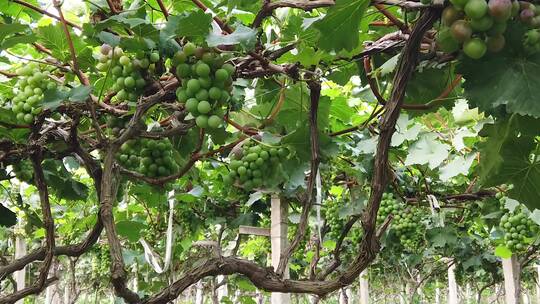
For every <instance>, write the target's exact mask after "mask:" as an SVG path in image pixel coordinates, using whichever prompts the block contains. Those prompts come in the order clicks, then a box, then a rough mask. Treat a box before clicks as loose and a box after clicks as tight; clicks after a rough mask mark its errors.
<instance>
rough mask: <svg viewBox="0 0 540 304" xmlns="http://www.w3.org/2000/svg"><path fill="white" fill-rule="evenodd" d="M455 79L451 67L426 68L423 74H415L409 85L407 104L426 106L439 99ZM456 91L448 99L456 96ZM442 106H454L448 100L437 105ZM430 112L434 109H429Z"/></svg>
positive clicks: (406, 97)
mask: <svg viewBox="0 0 540 304" xmlns="http://www.w3.org/2000/svg"><path fill="white" fill-rule="evenodd" d="M454 77H455V76H454V73H453V69H452V67H451V66H444V67H442V68H425V69H423V70H422V71H421V72H417V73H414V74H413V76H412V78H411V80H410V81H409V83H408V84H407V90H406V91H405V102H406V103H409V104H425V103H428V102H430V101H432V100H435V99H437V97H438V96H439V95H440V94H441V92H443V91H444V90H445V89H446V88H447V87H448V86H449V85H450V83H451V82H452V81H453V79H454ZM454 91H455V90H454ZM454 91H452V92H450V94H449V95H448V97H454V96H456V94H455V93H454ZM441 104H442V105H448V106H452V105H453V103H452V102H449V101H448V100H440V101H438V102H437V105H441ZM429 111H433V108H431V109H429ZM411 113H418V111H411ZM420 113H422V112H420Z"/></svg>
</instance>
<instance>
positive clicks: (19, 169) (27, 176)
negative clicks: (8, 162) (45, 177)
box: [13, 160, 34, 184]
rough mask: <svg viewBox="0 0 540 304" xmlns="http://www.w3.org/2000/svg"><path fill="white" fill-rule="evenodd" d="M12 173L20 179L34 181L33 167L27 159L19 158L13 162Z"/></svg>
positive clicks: (27, 181) (28, 181)
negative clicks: (16, 161)
mask: <svg viewBox="0 0 540 304" xmlns="http://www.w3.org/2000/svg"><path fill="white" fill-rule="evenodd" d="M13 173H15V176H16V177H17V179H19V180H20V181H23V182H25V183H28V184H31V183H32V182H33V181H34V167H33V166H32V162H30V161H29V160H21V161H19V162H18V163H16V164H13Z"/></svg>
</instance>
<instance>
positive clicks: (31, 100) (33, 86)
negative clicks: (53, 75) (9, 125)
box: [11, 62, 57, 124]
mask: <svg viewBox="0 0 540 304" xmlns="http://www.w3.org/2000/svg"><path fill="white" fill-rule="evenodd" d="M16 74H17V75H18V76H20V77H19V78H18V80H17V84H16V85H15V88H14V92H13V93H14V94H15V97H13V99H12V102H11V103H12V104H11V110H12V111H13V113H14V114H15V118H16V119H17V121H19V122H20V123H26V124H31V123H33V122H34V117H35V116H36V115H37V114H39V113H41V111H42V109H43V108H42V101H43V93H44V92H45V91H46V90H53V89H55V88H56V87H57V84H56V82H55V81H53V80H52V79H50V78H49V75H50V70H47V69H42V68H41V67H40V66H39V65H38V64H37V63H34V62H31V63H29V64H28V65H27V66H25V67H21V68H19V69H17V70H16Z"/></svg>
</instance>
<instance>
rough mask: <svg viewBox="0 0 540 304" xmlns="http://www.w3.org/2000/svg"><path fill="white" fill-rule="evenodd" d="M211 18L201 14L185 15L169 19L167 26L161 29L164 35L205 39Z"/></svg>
mask: <svg viewBox="0 0 540 304" xmlns="http://www.w3.org/2000/svg"><path fill="white" fill-rule="evenodd" d="M211 22H212V16H210V15H208V14H205V13H203V12H200V11H198V12H191V13H185V14H183V15H179V16H171V17H169V21H168V22H167V25H166V26H165V28H164V29H163V31H165V32H166V33H168V34H169V35H170V37H171V38H172V37H173V36H183V37H206V35H207V34H208V31H209V30H210V23H211Z"/></svg>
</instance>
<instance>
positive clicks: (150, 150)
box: [118, 138, 180, 178]
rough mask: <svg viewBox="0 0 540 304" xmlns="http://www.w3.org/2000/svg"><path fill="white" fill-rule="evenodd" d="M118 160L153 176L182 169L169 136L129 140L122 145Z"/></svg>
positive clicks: (167, 174) (125, 165) (124, 165)
mask: <svg viewBox="0 0 540 304" xmlns="http://www.w3.org/2000/svg"><path fill="white" fill-rule="evenodd" d="M118 161H119V163H120V164H121V165H122V166H123V167H124V168H126V169H129V170H133V171H136V172H139V173H141V174H143V175H145V176H148V177H151V178H157V177H164V176H169V175H172V174H174V173H176V172H178V170H179V169H180V167H179V165H178V163H177V162H176V160H175V158H174V156H173V146H172V143H171V141H170V140H169V139H167V138H165V139H159V140H152V139H133V140H129V141H127V142H125V143H124V144H123V145H122V146H121V147H120V151H119V154H118Z"/></svg>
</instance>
